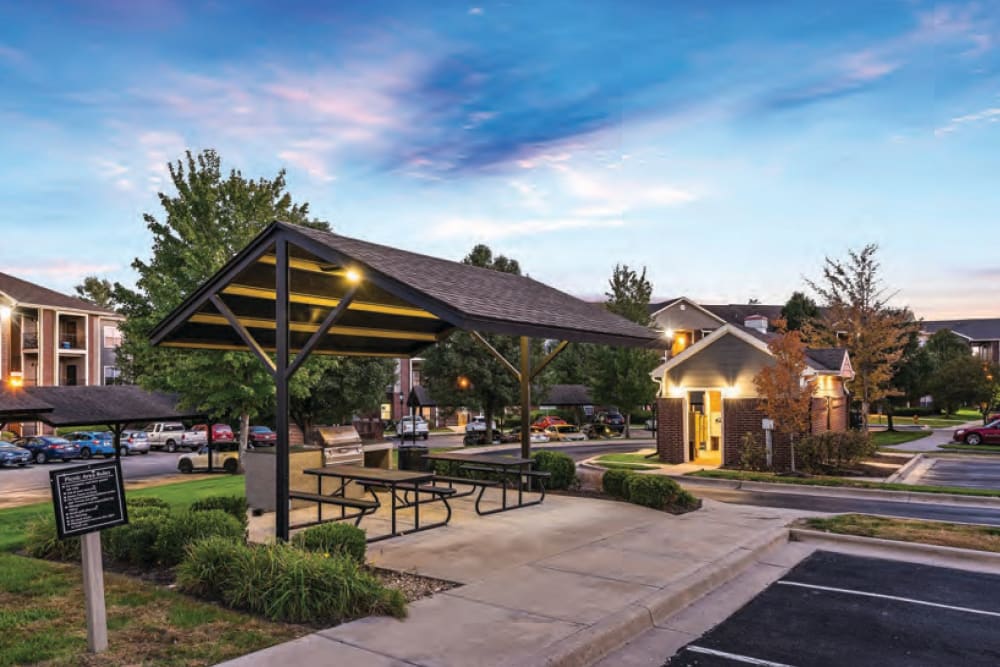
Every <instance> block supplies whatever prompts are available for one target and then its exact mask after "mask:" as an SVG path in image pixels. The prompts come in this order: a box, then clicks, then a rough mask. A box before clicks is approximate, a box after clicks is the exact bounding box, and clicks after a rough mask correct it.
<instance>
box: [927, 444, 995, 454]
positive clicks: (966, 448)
mask: <svg viewBox="0 0 1000 667" xmlns="http://www.w3.org/2000/svg"><path fill="white" fill-rule="evenodd" d="M941 449H944V450H947V451H950V452H967V453H969V454H1000V445H966V444H965V443H962V442H949V443H948V444H946V445H941Z"/></svg>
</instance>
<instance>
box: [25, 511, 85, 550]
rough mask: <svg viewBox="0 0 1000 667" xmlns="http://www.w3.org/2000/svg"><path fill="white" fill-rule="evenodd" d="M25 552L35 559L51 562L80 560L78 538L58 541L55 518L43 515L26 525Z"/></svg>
mask: <svg viewBox="0 0 1000 667" xmlns="http://www.w3.org/2000/svg"><path fill="white" fill-rule="evenodd" d="M24 548H25V550H26V551H27V552H28V554H29V555H31V556H34V557H35V558H48V559H51V560H68V561H79V560H80V538H79V537H71V538H69V539H66V540H60V539H59V535H58V533H57V532H56V518H55V515H52V514H43V515H40V516H38V517H36V518H35V519H34V520H33V521H31V522H30V523H28V530H27V536H26V537H25V546H24Z"/></svg>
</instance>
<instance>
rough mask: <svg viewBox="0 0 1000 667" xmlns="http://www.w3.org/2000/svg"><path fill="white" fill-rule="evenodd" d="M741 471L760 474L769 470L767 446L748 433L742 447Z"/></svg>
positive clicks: (744, 435)
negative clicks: (751, 471)
mask: <svg viewBox="0 0 1000 667" xmlns="http://www.w3.org/2000/svg"><path fill="white" fill-rule="evenodd" d="M740 470H753V471H755V472H760V471H762V470H767V446H766V445H765V444H764V443H762V442H761V441H760V440H758V439H757V436H756V435H754V434H753V433H751V432H750V431H747V432H746V433H744V434H743V445H742V447H740Z"/></svg>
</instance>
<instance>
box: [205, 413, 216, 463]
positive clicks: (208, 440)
mask: <svg viewBox="0 0 1000 667" xmlns="http://www.w3.org/2000/svg"><path fill="white" fill-rule="evenodd" d="M205 422H206V423H205V446H206V447H208V472H210V473H212V472H215V462H214V461H213V459H214V458H215V457H214V456H212V449H213V445H214V444H215V443H213V442H212V430H213V429H212V424H211V422H212V420H211V419H208V418H207V417H206V418H205Z"/></svg>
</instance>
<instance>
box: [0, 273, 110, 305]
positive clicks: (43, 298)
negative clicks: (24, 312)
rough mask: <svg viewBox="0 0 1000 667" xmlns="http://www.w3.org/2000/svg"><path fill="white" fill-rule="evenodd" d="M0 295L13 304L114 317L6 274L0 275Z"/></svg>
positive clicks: (46, 288) (69, 297) (83, 302)
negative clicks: (80, 311)
mask: <svg viewBox="0 0 1000 667" xmlns="http://www.w3.org/2000/svg"><path fill="white" fill-rule="evenodd" d="M0 293H2V294H4V295H6V296H7V297H8V298H9V299H10V300H11V301H13V302H14V303H15V304H25V305H30V306H43V307H46V308H63V309H67V310H82V311H86V312H88V313H100V314H103V315H115V313H114V312H113V311H111V310H108V309H107V308H101V307H100V306H95V305H94V304H92V303H90V302H89V301H85V300H83V299H78V298H76V297H73V296H68V295H66V294H62V293H61V292H56V291H55V290H51V289H49V288H48V287H42V286H41V285H36V284H35V283H32V282H28V281H27V280H22V279H21V278H16V277H14V276H12V275H9V274H6V273H0Z"/></svg>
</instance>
